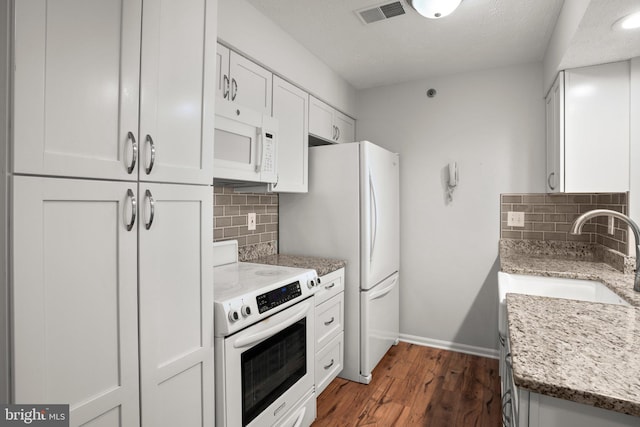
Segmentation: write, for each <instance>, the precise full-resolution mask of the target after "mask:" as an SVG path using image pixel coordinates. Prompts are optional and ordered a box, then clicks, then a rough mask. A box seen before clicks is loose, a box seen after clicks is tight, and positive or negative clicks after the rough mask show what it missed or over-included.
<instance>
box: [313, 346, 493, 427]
mask: <svg viewBox="0 0 640 427" xmlns="http://www.w3.org/2000/svg"><path fill="white" fill-rule="evenodd" d="M501 409H502V408H501V407H500V379H499V377H498V361H497V360H495V359H489V358H485V357H479V356H472V355H469V354H463V353H456V352H452V351H447V350H440V349H436V348H431V347H424V346H419V345H415V344H409V343H406V342H400V344H398V345H397V346H395V347H392V348H391V349H390V350H389V352H387V354H386V355H385V356H384V358H383V359H382V360H381V361H380V363H379V364H378V366H377V367H376V368H375V369H374V371H373V379H372V381H371V383H370V384H368V385H365V384H359V383H355V382H352V381H347V380H344V379H342V378H336V379H335V380H334V381H332V382H331V384H329V386H328V387H327V388H326V389H325V391H324V392H323V393H322V394H321V395H320V396H319V397H318V416H317V419H316V421H315V422H314V423H313V424H312V427H324V426H331V427H336V426H344V427H351V426H379V427H386V426H429V427H454V426H460V427H467V426H469V427H499V426H500V425H501V419H502V415H501Z"/></svg>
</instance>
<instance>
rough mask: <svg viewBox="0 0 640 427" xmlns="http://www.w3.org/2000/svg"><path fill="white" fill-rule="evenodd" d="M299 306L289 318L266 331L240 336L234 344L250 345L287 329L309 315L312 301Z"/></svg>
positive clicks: (236, 346) (235, 345)
mask: <svg viewBox="0 0 640 427" xmlns="http://www.w3.org/2000/svg"><path fill="white" fill-rule="evenodd" d="M299 306H300V307H298V309H297V310H296V311H295V312H294V313H293V314H292V315H291V317H289V318H288V319H286V320H284V321H283V322H281V323H279V324H277V325H273V326H271V327H269V328H267V329H265V330H264V331H260V332H256V333H255V334H251V335H248V336H246V337H240V338H238V339H236V340H235V341H234V342H233V346H234V347H235V348H242V347H249V346H252V345H254V344H257V343H259V342H260V341H262V340H264V339H266V338H269V337H271V336H273V335H275V334H277V333H278V332H280V331H283V330H285V329H287V328H288V327H289V326H291V325H293V324H294V323H296V322H297V321H299V320H301V319H302V318H303V317H305V316H306V315H307V313H308V310H309V306H310V303H308V302H306V303H302V304H299Z"/></svg>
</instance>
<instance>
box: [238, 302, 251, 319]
mask: <svg viewBox="0 0 640 427" xmlns="http://www.w3.org/2000/svg"><path fill="white" fill-rule="evenodd" d="M240 313H242V317H247V316H249V315H251V307H249V306H248V305H243V306H242V307H241V308H240Z"/></svg>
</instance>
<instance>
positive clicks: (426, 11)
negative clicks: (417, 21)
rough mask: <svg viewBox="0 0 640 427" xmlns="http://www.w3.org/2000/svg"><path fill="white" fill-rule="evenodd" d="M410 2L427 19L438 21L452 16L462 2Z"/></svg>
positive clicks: (440, 0) (420, 0)
mask: <svg viewBox="0 0 640 427" xmlns="http://www.w3.org/2000/svg"><path fill="white" fill-rule="evenodd" d="M408 2H409V4H410V5H411V7H413V8H414V9H415V10H416V12H418V13H419V14H420V15H422V16H424V17H425V18H430V19H438V18H444V17H445V16H447V15H450V14H451V13H452V12H453V11H454V10H456V8H457V7H458V6H459V5H460V3H461V2H462V0H408Z"/></svg>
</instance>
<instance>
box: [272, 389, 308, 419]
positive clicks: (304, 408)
mask: <svg viewBox="0 0 640 427" xmlns="http://www.w3.org/2000/svg"><path fill="white" fill-rule="evenodd" d="M301 401H302V402H301V403H300V402H299V403H297V404H296V407H295V408H293V409H292V410H291V411H289V413H288V414H286V415H285V416H284V417H283V418H284V421H282V422H281V423H278V424H276V426H277V427H296V426H310V425H311V423H312V422H313V420H315V419H316V394H315V393H314V392H313V391H311V392H309V394H308V395H307V396H305V397H303V398H302V399H301Z"/></svg>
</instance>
